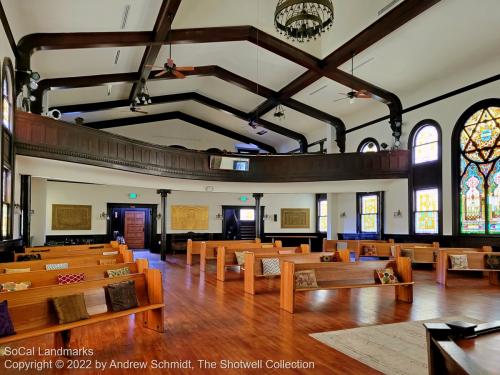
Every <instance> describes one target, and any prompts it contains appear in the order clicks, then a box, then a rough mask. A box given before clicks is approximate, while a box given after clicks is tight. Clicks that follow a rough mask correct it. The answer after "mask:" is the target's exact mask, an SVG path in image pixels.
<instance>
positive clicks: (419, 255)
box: [395, 242, 439, 264]
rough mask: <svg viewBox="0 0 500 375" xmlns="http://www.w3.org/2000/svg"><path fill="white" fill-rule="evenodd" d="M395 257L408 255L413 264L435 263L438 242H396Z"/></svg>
mask: <svg viewBox="0 0 500 375" xmlns="http://www.w3.org/2000/svg"><path fill="white" fill-rule="evenodd" d="M395 246H396V257H400V256H403V257H409V258H410V259H411V262H412V263H413V264H437V257H438V251H439V242H433V243H431V244H427V243H398V244H395Z"/></svg>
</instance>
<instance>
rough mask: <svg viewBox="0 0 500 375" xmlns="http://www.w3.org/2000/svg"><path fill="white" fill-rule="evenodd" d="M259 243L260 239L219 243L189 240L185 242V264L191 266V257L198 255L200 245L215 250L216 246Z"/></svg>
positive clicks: (222, 241)
mask: <svg viewBox="0 0 500 375" xmlns="http://www.w3.org/2000/svg"><path fill="white" fill-rule="evenodd" d="M238 242H239V243H260V238H256V239H255V240H253V241H252V240H221V241H193V240H191V239H188V240H187V246H186V252H187V260H186V264H187V265H188V266H191V265H192V264H193V255H200V251H201V246H202V243H205V244H206V246H207V247H208V248H216V247H217V246H225V245H227V244H229V243H238Z"/></svg>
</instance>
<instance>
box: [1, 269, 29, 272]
mask: <svg viewBox="0 0 500 375" xmlns="http://www.w3.org/2000/svg"><path fill="white" fill-rule="evenodd" d="M30 271H31V268H6V269H5V273H23V272H30Z"/></svg>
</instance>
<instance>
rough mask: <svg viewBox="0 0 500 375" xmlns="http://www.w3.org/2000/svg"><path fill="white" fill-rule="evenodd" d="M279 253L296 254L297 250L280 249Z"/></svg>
mask: <svg viewBox="0 0 500 375" xmlns="http://www.w3.org/2000/svg"><path fill="white" fill-rule="evenodd" d="M278 254H282V255H285V254H295V250H278Z"/></svg>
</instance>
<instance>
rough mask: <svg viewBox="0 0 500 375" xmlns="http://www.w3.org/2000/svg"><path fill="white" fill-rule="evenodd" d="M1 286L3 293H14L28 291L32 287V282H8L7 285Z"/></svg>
mask: <svg viewBox="0 0 500 375" xmlns="http://www.w3.org/2000/svg"><path fill="white" fill-rule="evenodd" d="M1 286H2V288H1V291H2V292H14V291H16V290H25V289H28V288H29V287H30V286H31V281H21V282H20V283H15V282H12V281H8V282H6V283H2V284H1Z"/></svg>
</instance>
